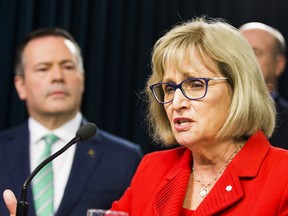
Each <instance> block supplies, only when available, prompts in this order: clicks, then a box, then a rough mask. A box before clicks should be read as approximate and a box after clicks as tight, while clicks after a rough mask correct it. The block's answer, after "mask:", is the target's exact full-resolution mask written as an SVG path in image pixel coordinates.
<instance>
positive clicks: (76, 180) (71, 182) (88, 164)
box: [56, 136, 102, 216]
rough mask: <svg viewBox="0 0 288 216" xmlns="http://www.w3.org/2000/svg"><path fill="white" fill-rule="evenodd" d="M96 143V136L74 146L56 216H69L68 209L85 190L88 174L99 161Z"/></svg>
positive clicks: (99, 154) (99, 155) (97, 141)
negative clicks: (68, 174) (74, 149)
mask: <svg viewBox="0 0 288 216" xmlns="http://www.w3.org/2000/svg"><path fill="white" fill-rule="evenodd" d="M95 139H96V141H95ZM95 143H96V145H95ZM98 143H99V140H98V138H97V136H96V137H93V138H92V139H90V140H87V141H84V142H81V143H79V144H76V145H77V147H76V151H75V156H74V160H73V165H72V168H71V173H70V176H69V179H68V182H67V185H66V188H65V191H64V196H63V199H62V202H61V205H60V206H59V209H58V211H57V214H56V215H58V216H62V215H69V212H68V211H69V209H72V208H73V206H75V205H77V201H78V200H79V198H80V196H81V194H82V192H83V190H84V189H85V185H86V183H87V181H88V180H89V176H90V174H91V173H93V170H95V167H96V166H97V165H98V164H99V160H100V159H101V156H102V152H101V151H100V150H99V148H97V144H98ZM64 209H66V211H65V210H64Z"/></svg>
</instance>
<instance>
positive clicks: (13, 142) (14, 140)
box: [6, 122, 35, 216]
mask: <svg viewBox="0 0 288 216" xmlns="http://www.w3.org/2000/svg"><path fill="white" fill-rule="evenodd" d="M11 132H12V133H11V134H10V135H9V140H10V143H9V144H8V145H7V152H6V153H7V154H6V155H7V157H8V158H14V159H15V160H10V159H7V160H6V161H7V163H8V164H7V166H8V167H9V170H11V182H12V184H13V188H11V189H12V190H13V192H14V193H15V195H16V197H17V200H18V201H20V200H19V198H20V194H21V189H22V185H23V183H24V181H25V180H26V179H27V178H28V176H29V175H30V173H31V171H30V160H29V149H30V148H29V132H28V123H27V122H26V123H25V124H23V125H20V126H19V127H17V128H16V129H15V130H13V131H11ZM19 163H21V165H19ZM26 201H27V202H28V203H29V215H31V216H33V215H35V211H34V205H33V197H32V191H31V186H30V185H28V187H27V199H26Z"/></svg>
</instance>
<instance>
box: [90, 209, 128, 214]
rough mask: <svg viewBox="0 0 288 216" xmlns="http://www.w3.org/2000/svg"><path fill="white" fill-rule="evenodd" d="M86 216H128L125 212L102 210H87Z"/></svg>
mask: <svg viewBox="0 0 288 216" xmlns="http://www.w3.org/2000/svg"><path fill="white" fill-rule="evenodd" d="M86 216H129V214H128V213H127V212H123V211H112V210H104V209H88V210H87V215H86Z"/></svg>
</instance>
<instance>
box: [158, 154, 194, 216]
mask: <svg viewBox="0 0 288 216" xmlns="http://www.w3.org/2000/svg"><path fill="white" fill-rule="evenodd" d="M191 163H192V156H191V152H190V151H189V150H186V152H185V153H184V155H183V158H182V160H181V161H180V163H179V164H178V165H177V166H175V167H174V168H173V169H172V170H171V171H170V172H169V173H168V175H167V177H166V178H165V179H164V181H163V182H162V184H160V186H159V190H158V191H157V193H156V194H155V198H154V204H153V206H154V212H155V215H159V216H160V215H163V216H166V215H169V216H173V215H175V216H179V214H180V211H181V208H182V204H183V200H184V197H185V193H186V189H187V185H188V180H189V177H190V173H191Z"/></svg>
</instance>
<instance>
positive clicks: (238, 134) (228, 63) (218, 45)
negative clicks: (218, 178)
mask: <svg viewBox="0 0 288 216" xmlns="http://www.w3.org/2000/svg"><path fill="white" fill-rule="evenodd" d="M192 50H194V51H195V52H196V53H197V54H198V55H199V56H200V59H201V60H202V62H203V63H204V64H206V66H207V67H208V68H209V65H208V64H210V66H212V65H211V60H212V62H213V65H216V66H217V67H218V69H219V71H220V73H222V75H223V76H225V77H228V79H229V81H228V83H229V85H230V88H231V92H232V98H231V106H230V110H229V113H228V115H227V116H228V117H227V119H226V121H225V123H224V124H223V126H222V128H221V130H220V131H219V132H218V136H221V137H224V138H233V139H235V140H239V139H241V140H242V139H247V138H248V137H249V136H251V135H252V134H253V133H255V132H256V131H257V130H258V129H260V130H262V131H263V132H264V134H265V135H266V136H267V137H269V136H271V135H272V133H273V130H274V126H275V112H276V111H275V106H274V102H273V99H272V98H271V96H270V94H269V91H268V89H267V87H266V84H265V81H264V78H263V76H262V73H261V71H260V68H259V66H258V63H257V60H256V58H255V56H254V53H253V51H252V49H251V47H250V45H249V44H248V43H247V41H246V40H245V38H244V37H243V36H242V35H241V34H240V33H239V32H238V30H237V29H236V28H234V27H233V26H231V25H230V24H228V23H227V22H225V21H223V20H220V19H208V18H205V17H199V18H195V19H193V20H191V21H188V22H183V23H180V24H178V25H176V26H174V27H173V28H172V29H171V30H170V31H168V32H167V33H166V34H165V35H164V36H162V37H161V38H160V39H159V40H158V41H157V42H156V43H155V45H154V48H153V52H152V74H151V76H150V77H149V79H148V82H147V86H146V94H147V96H148V104H149V107H148V115H147V118H148V121H149V126H150V129H151V130H150V131H151V136H152V138H153V139H154V141H155V142H157V143H163V144H164V145H169V144H175V143H177V141H176V140H175V137H174V135H173V133H172V130H171V126H170V123H169V121H168V118H167V115H166V112H165V110H164V107H163V105H162V104H159V103H158V102H157V101H156V100H155V98H154V97H153V95H152V92H151V91H150V88H149V86H150V85H151V84H153V83H157V82H161V81H162V78H163V76H164V74H165V70H164V68H165V67H166V66H167V64H172V65H174V66H175V67H176V68H179V69H181V60H182V59H184V57H185V56H187V54H189V53H191V51H192ZM207 60H208V61H207ZM209 61H210V63H207V62H209ZM205 62H206V63H205Z"/></svg>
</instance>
